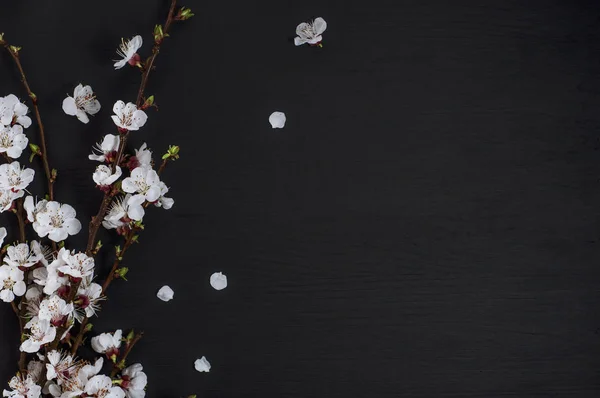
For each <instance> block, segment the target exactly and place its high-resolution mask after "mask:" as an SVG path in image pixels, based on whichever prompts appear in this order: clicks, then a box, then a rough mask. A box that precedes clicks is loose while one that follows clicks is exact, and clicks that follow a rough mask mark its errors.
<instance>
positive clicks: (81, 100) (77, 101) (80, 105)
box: [75, 94, 96, 109]
mask: <svg viewBox="0 0 600 398" xmlns="http://www.w3.org/2000/svg"><path fill="white" fill-rule="evenodd" d="M95 99H96V96H95V95H94V94H88V95H84V96H81V97H77V98H75V105H76V106H77V108H79V109H83V107H84V106H85V104H87V103H88V102H91V101H93V100H95Z"/></svg>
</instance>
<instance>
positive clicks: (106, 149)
mask: <svg viewBox="0 0 600 398" xmlns="http://www.w3.org/2000/svg"><path fill="white" fill-rule="evenodd" d="M120 142H121V139H120V138H119V136H116V135H112V134H106V135H105V136H104V138H103V139H102V142H98V143H97V144H96V145H95V146H94V148H92V150H93V151H94V152H96V153H92V154H91V155H88V159H90V160H97V161H98V162H112V161H113V159H114V158H115V157H116V156H117V151H118V150H119V143H120Z"/></svg>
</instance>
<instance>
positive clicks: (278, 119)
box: [269, 112, 286, 129]
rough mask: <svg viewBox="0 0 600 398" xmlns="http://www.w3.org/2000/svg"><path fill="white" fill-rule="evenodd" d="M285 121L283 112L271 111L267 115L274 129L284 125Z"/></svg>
mask: <svg viewBox="0 0 600 398" xmlns="http://www.w3.org/2000/svg"><path fill="white" fill-rule="evenodd" d="M285 121H286V118H285V113H283V112H273V113H271V116H269V123H271V127H273V128H274V129H282V128H283V126H285Z"/></svg>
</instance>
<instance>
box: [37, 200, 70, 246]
mask: <svg viewBox="0 0 600 398" xmlns="http://www.w3.org/2000/svg"><path fill="white" fill-rule="evenodd" d="M32 203H33V202H30V203H29V205H28V207H29V209H31V207H32V206H31V205H32ZM39 204H40V203H38V205H39ZM40 207H42V206H40ZM35 211H36V212H35V214H34V211H32V218H34V222H33V229H34V230H35V232H37V234H38V235H39V236H40V237H42V238H43V237H44V236H46V235H48V238H50V240H53V241H54V242H60V241H61V240H65V239H67V236H69V235H75V234H77V233H79V231H81V223H80V222H79V220H78V219H76V218H75V216H76V215H77V213H76V212H75V209H74V208H73V207H71V206H69V205H68V204H62V205H61V204H60V203H58V202H54V201H50V202H46V203H45V204H44V205H43V208H40V209H38V206H37V205H36V207H35ZM27 218H28V219H29V210H28V211H27Z"/></svg>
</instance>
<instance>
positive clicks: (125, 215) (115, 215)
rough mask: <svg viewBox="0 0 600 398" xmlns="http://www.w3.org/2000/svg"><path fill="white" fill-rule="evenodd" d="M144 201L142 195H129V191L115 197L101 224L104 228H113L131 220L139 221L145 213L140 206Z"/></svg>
mask: <svg viewBox="0 0 600 398" xmlns="http://www.w3.org/2000/svg"><path fill="white" fill-rule="evenodd" d="M145 201H146V198H145V197H144V195H131V194H129V193H128V194H127V195H125V196H124V197H121V198H117V199H115V201H114V202H112V204H111V206H110V209H109V210H108V212H107V213H106V216H104V221H102V226H104V228H106V229H115V228H121V227H122V226H124V225H126V224H129V223H130V222H131V220H134V221H141V220H142V218H143V217H144V213H145V211H144V207H143V206H142V204H143V203H144V202H145Z"/></svg>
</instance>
